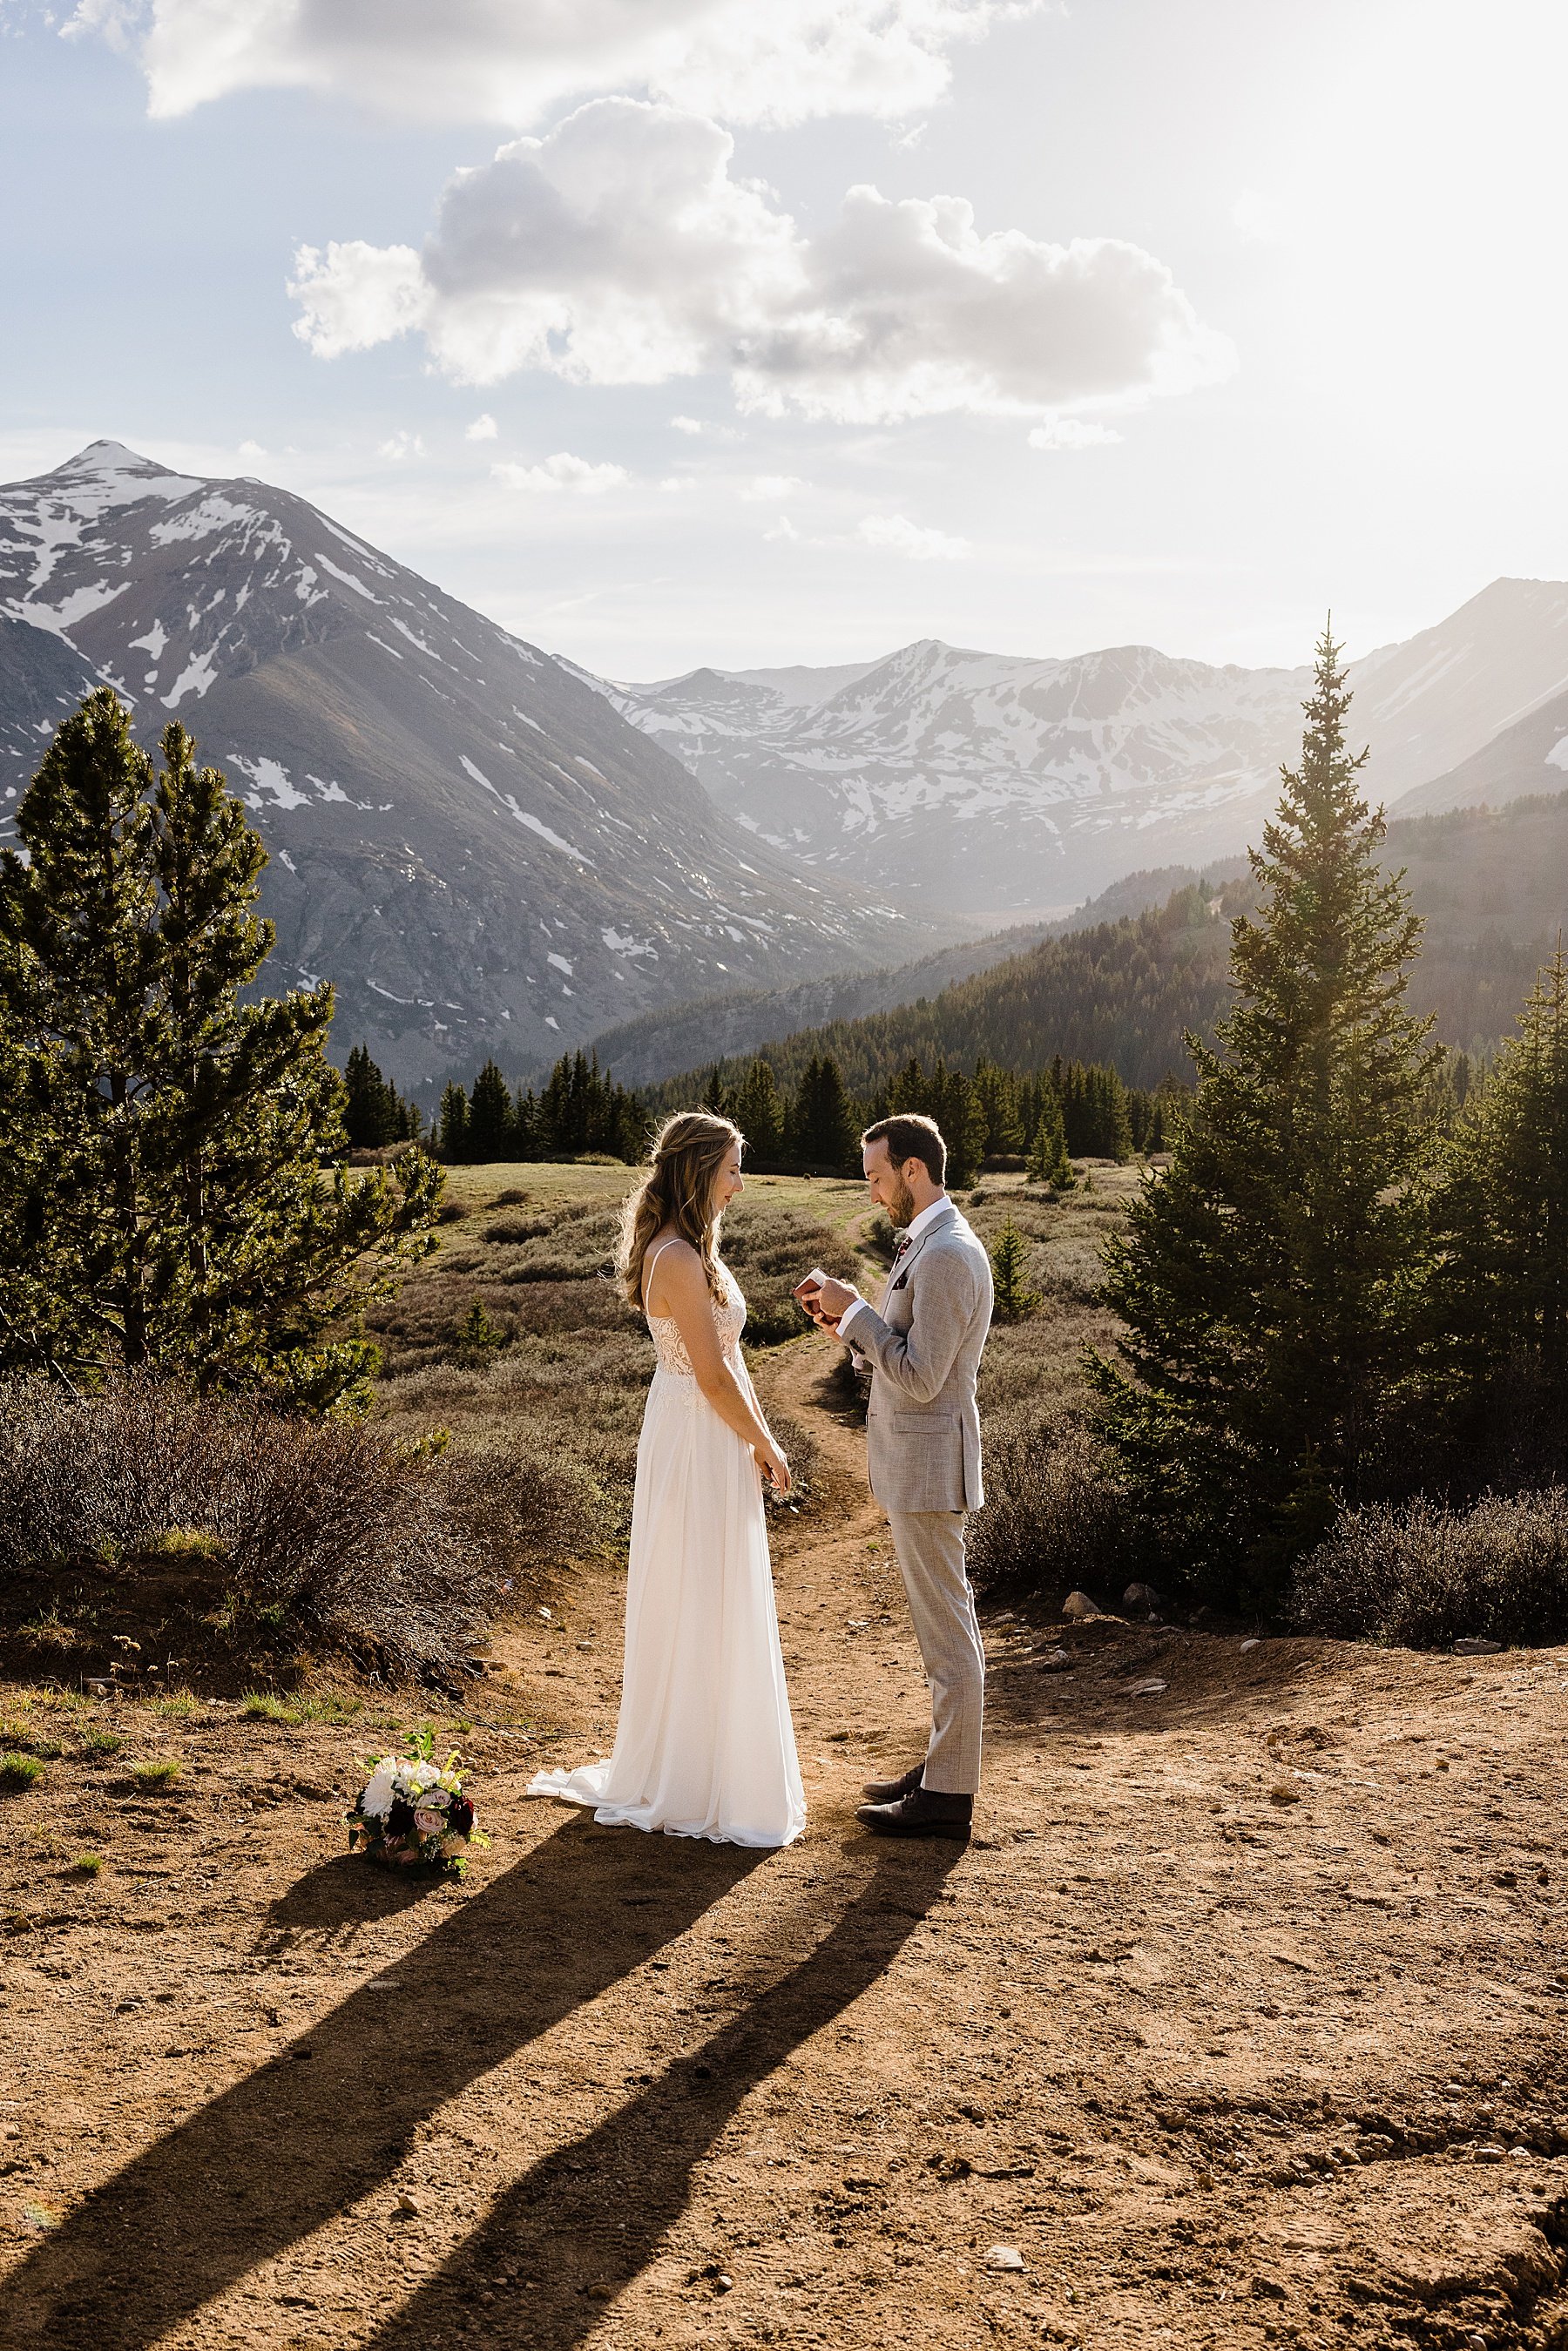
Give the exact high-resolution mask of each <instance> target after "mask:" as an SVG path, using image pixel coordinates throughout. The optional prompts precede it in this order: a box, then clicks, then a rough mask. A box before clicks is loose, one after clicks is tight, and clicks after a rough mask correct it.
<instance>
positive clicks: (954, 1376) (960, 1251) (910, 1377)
mask: <svg viewBox="0 0 1568 2351" xmlns="http://www.w3.org/2000/svg"><path fill="white" fill-rule="evenodd" d="M990 1327H991V1261H990V1259H989V1258H988V1256H987V1254H986V1250H985V1248H984V1245H983V1244H982V1243H981V1241H980V1240H979V1239H978V1238H977V1235H976V1234H975V1232H974V1231H973V1230H972V1228H970V1227H969V1225H968V1224H967V1223H966V1221H965V1219H964V1218H963V1217H961V1216H960V1215H959V1213H958V1211H957V1209H956V1207H954V1206H953V1204H952V1202H951V1201H949V1202H948V1203H947V1206H946V1212H945V1213H944V1214H943V1215H942V1216H939V1217H935V1218H934V1219H933V1220H932V1222H931V1223H930V1224H929V1225H928V1226H927V1227H926V1228H925V1231H924V1232H923V1233H922V1234H921V1236H920V1238H919V1239H918V1240H917V1241H915V1242H914V1243H913V1244H912V1246H911V1247H910V1248H909V1249H906V1250H905V1251H904V1256H903V1258H902V1259H900V1261H899V1263H898V1264H897V1265H896V1266H895V1267H894V1270H893V1272H892V1273H891V1274H890V1275H889V1277H888V1281H887V1286H886V1288H885V1290H883V1295H882V1300H881V1302H880V1305H879V1306H877V1307H864V1308H862V1309H861V1310H859V1311H857V1312H856V1314H855V1317H854V1320H853V1322H852V1324H851V1327H850V1329H849V1331H848V1332H847V1333H846V1337H847V1338H848V1341H849V1343H850V1344H851V1346H852V1348H853V1349H854V1352H855V1353H856V1354H858V1355H863V1356H864V1357H865V1358H866V1359H867V1361H868V1362H869V1363H870V1364H871V1366H872V1383H871V1403H870V1405H869V1406H868V1408H867V1414H866V1453H867V1459H868V1467H869V1469H870V1473H871V1490H872V1492H873V1494H874V1495H875V1497H876V1499H877V1500H878V1501H879V1502H880V1503H881V1504H882V1506H883V1510H978V1509H979V1507H980V1505H981V1503H982V1502H983V1501H984V1500H985V1499H986V1495H985V1488H984V1486H983V1484H982V1483H981V1478H980V1411H979V1405H978V1403H977V1398H976V1393H975V1388H976V1381H977V1376H978V1373H979V1368H980V1357H981V1355H982V1354H983V1353H984V1352H985V1345H986V1340H987V1336H988V1333H989V1331H990Z"/></svg>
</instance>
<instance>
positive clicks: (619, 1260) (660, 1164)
mask: <svg viewBox="0 0 1568 2351" xmlns="http://www.w3.org/2000/svg"><path fill="white" fill-rule="evenodd" d="M745 1140H746V1138H745V1137H744V1135H743V1134H741V1132H740V1129H739V1127H737V1126H735V1125H733V1124H732V1123H731V1122H730V1121H729V1120H728V1119H727V1118H719V1117H716V1115H715V1113H713V1112H712V1111H706V1110H681V1111H677V1112H676V1113H675V1115H674V1118H667V1119H666V1120H665V1121H664V1125H663V1126H662V1127H661V1128H660V1129H659V1132H658V1134H656V1135H655V1136H654V1138H653V1149H652V1150H651V1152H650V1153H649V1155H648V1172H647V1174H646V1175H644V1176H643V1181H642V1182H641V1183H640V1184H639V1185H638V1186H637V1189H636V1190H635V1191H634V1192H633V1193H632V1196H631V1197H630V1199H629V1200H628V1201H627V1203H626V1206H625V1208H624V1210H623V1212H622V1218H621V1247H620V1249H619V1250H618V1251H617V1253H616V1259H615V1270H616V1271H617V1273H618V1274H619V1275H620V1277H621V1282H622V1288H623V1289H624V1290H625V1292H626V1296H627V1299H628V1301H630V1303H631V1304H632V1305H633V1306H638V1307H640V1306H641V1305H642V1303H643V1259H644V1258H645V1257H646V1256H647V1254H648V1245H649V1243H650V1242H651V1241H652V1239H653V1235H654V1234H655V1233H656V1232H658V1231H659V1230H660V1229H661V1228H662V1227H664V1226H665V1225H670V1226H673V1227H674V1230H675V1231H676V1232H677V1233H678V1234H679V1235H680V1237H681V1238H682V1239H683V1240H685V1241H690V1243H691V1245H692V1247H693V1249H695V1250H696V1252H697V1255H698V1256H699V1257H700V1258H701V1259H702V1261H703V1271H704V1272H705V1273H706V1276H707V1286H708V1290H709V1291H710V1293H711V1295H712V1296H713V1297H714V1298H716V1299H717V1300H718V1301H719V1302H720V1304H722V1303H723V1301H724V1292H723V1290H721V1289H720V1287H719V1279H718V1223H719V1213H720V1212H719V1210H718V1209H717V1208H716V1207H715V1206H714V1183H715V1178H716V1176H717V1175H718V1171H719V1169H720V1168H721V1167H722V1166H723V1165H724V1163H725V1160H726V1158H727V1156H728V1155H729V1152H730V1151H731V1149H732V1148H733V1146H734V1145H735V1144H742V1145H743V1146H744V1144H745Z"/></svg>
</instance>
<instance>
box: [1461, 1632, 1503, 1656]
mask: <svg viewBox="0 0 1568 2351" xmlns="http://www.w3.org/2000/svg"><path fill="white" fill-rule="evenodd" d="M1501 1648H1502V1643H1501V1642H1500V1641H1482V1640H1479V1639H1478V1638H1476V1637H1475V1636H1474V1635H1469V1634H1467V1635H1466V1636H1465V1638H1464V1639H1463V1640H1462V1641H1456V1642H1455V1643H1454V1655H1455V1656H1456V1657H1495V1656H1498V1655H1499V1653H1500V1650H1501Z"/></svg>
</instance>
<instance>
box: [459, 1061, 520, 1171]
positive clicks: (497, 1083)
mask: <svg viewBox="0 0 1568 2351" xmlns="http://www.w3.org/2000/svg"><path fill="white" fill-rule="evenodd" d="M468 1156H469V1158H470V1159H472V1160H475V1161H477V1162H479V1163H481V1164H483V1163H484V1162H486V1161H489V1160H493V1159H510V1158H511V1156H512V1093H511V1088H510V1087H509V1086H508V1085H507V1081H506V1079H505V1078H504V1077H503V1076H502V1074H501V1071H500V1069H499V1066H498V1065H497V1063H496V1062H495V1061H486V1064H485V1066H484V1068H483V1069H482V1070H481V1071H480V1072H479V1074H478V1076H477V1077H476V1079H475V1081H474V1091H473V1092H472V1093H471V1094H470V1095H469V1097H468Z"/></svg>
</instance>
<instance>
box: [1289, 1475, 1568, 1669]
mask: <svg viewBox="0 0 1568 2351" xmlns="http://www.w3.org/2000/svg"><path fill="white" fill-rule="evenodd" d="M1292 1613H1293V1614H1294V1617H1295V1620H1296V1622H1297V1623H1298V1624H1299V1625H1301V1627H1302V1629H1303V1630H1304V1631H1307V1632H1311V1633H1329V1634H1342V1635H1346V1636H1348V1637H1350V1638H1353V1639H1369V1640H1375V1641H1388V1642H1396V1643H1398V1644H1400V1645H1401V1646H1405V1647H1408V1648H1414V1649H1431V1648H1444V1647H1447V1646H1448V1645H1449V1644H1450V1643H1452V1642H1454V1641H1456V1640H1458V1639H1459V1638H1460V1637H1461V1636H1462V1635H1466V1634H1473V1635H1481V1636H1482V1637H1484V1638H1486V1639H1488V1640H1493V1641H1505V1642H1525V1641H1561V1640H1563V1638H1564V1637H1568V1489H1565V1488H1563V1487H1562V1486H1551V1487H1547V1488H1545V1489H1543V1490H1542V1491H1541V1492H1540V1493H1534V1494H1518V1495H1506V1496H1505V1495H1499V1494H1488V1495H1484V1496H1483V1497H1482V1499H1480V1500H1479V1502H1477V1503H1475V1504H1474V1505H1473V1506H1472V1507H1471V1508H1469V1509H1467V1510H1450V1509H1448V1508H1446V1507H1445V1506H1444V1505H1443V1504H1442V1503H1439V1502H1433V1501H1428V1500H1427V1499H1425V1498H1424V1497H1423V1498H1421V1499H1417V1500H1416V1501H1413V1502H1407V1503H1405V1504H1403V1505H1391V1504H1387V1503H1372V1504H1369V1505H1367V1506H1366V1507H1365V1508H1364V1509H1362V1510H1349V1511H1346V1512H1345V1513H1344V1515H1343V1517H1342V1518H1341V1520H1340V1521H1339V1523H1338V1525H1337V1526H1336V1527H1335V1528H1334V1529H1333V1532H1332V1533H1331V1534H1330V1535H1329V1537H1328V1539H1327V1541H1324V1542H1322V1543H1320V1544H1319V1546H1318V1548H1317V1549H1316V1550H1315V1551H1313V1552H1310V1553H1309V1554H1308V1555H1307V1557H1306V1558H1305V1559H1303V1560H1302V1561H1301V1562H1300V1564H1299V1565H1298V1567H1297V1569H1296V1573H1295V1583H1294V1591H1293V1595H1292Z"/></svg>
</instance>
